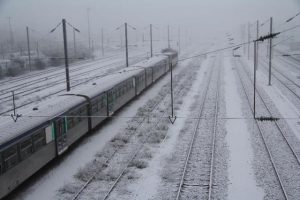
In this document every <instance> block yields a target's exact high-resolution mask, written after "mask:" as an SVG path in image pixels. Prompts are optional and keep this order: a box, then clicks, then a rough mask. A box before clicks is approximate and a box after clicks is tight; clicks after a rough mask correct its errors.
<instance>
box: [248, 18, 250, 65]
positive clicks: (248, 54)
mask: <svg viewBox="0 0 300 200" xmlns="http://www.w3.org/2000/svg"><path fill="white" fill-rule="evenodd" d="M249 59H250V23H249V22H248V60H249Z"/></svg>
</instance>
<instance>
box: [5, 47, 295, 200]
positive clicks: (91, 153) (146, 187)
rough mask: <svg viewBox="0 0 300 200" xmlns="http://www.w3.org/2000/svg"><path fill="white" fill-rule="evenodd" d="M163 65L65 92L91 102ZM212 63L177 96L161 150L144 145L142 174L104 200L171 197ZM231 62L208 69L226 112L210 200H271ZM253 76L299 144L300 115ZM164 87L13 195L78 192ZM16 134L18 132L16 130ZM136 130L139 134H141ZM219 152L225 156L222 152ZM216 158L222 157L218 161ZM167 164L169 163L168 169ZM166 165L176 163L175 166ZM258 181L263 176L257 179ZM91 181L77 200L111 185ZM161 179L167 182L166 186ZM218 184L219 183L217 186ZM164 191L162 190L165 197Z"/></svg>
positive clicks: (262, 77) (133, 171) (131, 172)
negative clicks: (217, 75)
mask: <svg viewBox="0 0 300 200" xmlns="http://www.w3.org/2000/svg"><path fill="white" fill-rule="evenodd" d="M214 48H215V47H214ZM192 51H193V53H195V50H194V49H193V50H192ZM192 51H191V49H190V52H189V53H187V54H186V57H188V55H190V54H191V52H192ZM230 53H231V52H230ZM184 57H185V56H183V58H184ZM166 58H167V57H166V56H161V55H156V56H154V57H153V58H152V59H147V60H145V61H142V62H140V63H137V64H135V65H134V66H132V67H129V68H126V69H125V70H120V71H117V72H116V73H113V74H111V75H108V76H106V77H102V78H101V80H94V81H93V82H90V83H87V84H85V85H82V86H79V87H77V88H76V89H74V90H72V92H70V93H81V94H86V95H88V96H90V97H93V96H94V95H96V94H97V93H98V92H99V91H100V90H101V91H105V90H107V89H109V88H110V87H111V85H114V84H117V83H118V82H120V81H121V80H125V79H127V78H128V77H130V76H132V75H134V74H137V73H140V72H141V71H142V68H145V67H148V66H149V65H150V64H153V63H158V62H160V61H162V60H164V59H166ZM216 59H217V57H216V56H211V57H209V58H208V59H206V60H205V61H204V62H203V63H202V67H201V68H200V70H199V71H198V72H197V75H196V79H195V80H193V84H192V85H191V87H189V88H188V93H186V95H185V96H184V97H182V99H181V101H182V103H181V104H180V105H175V107H176V109H175V115H177V117H178V118H177V119H176V122H175V124H173V125H172V124H171V123H169V124H166V127H167V128H166V129H167V131H166V134H167V135H166V137H165V140H163V142H161V143H159V142H158V143H155V144H149V143H147V144H146V145H145V146H146V147H145V149H147V150H149V151H150V152H151V155H150V156H149V158H147V159H144V160H142V159H141V158H139V157H138V159H140V160H138V159H137V161H141V162H143V164H144V167H145V168H144V167H143V169H138V168H136V166H134V167H130V169H128V172H127V173H128V174H126V175H124V178H123V180H122V179H121V180H120V184H118V186H117V187H116V188H115V190H114V191H113V193H112V195H111V196H110V198H111V199H121V198H122V199H161V198H162V197H163V198H167V197H171V196H172V195H173V193H174V191H176V189H177V187H178V184H177V183H178V179H179V178H180V175H181V172H182V171H181V170H182V168H181V167H182V166H181V164H182V160H180V159H182V158H183V157H184V156H185V151H186V150H187V149H184V148H185V147H186V146H187V144H188V143H189V141H190V139H189V134H190V132H192V129H193V123H192V121H193V120H192V119H189V116H191V114H196V112H197V110H196V109H195V108H197V103H198V104H199V101H200V99H201V95H199V94H200V93H201V91H202V90H201V89H203V88H202V87H203V86H204V85H205V84H204V82H205V81H206V78H207V74H208V72H207V71H208V70H207V69H210V67H212V65H211V64H212V63H214V62H212V61H215V60H216ZM231 59H232V57H231V56H229V55H227V54H225V55H223V58H222V59H221V62H220V63H218V62H215V63H217V64H218V65H219V66H220V68H221V69H223V71H224V73H223V74H222V78H223V83H224V84H223V85H222V86H221V88H222V89H224V91H223V90H222V92H221V93H222V94H224V95H223V96H224V97H225V98H224V99H222V100H220V101H222V103H224V105H225V107H226V109H224V108H221V109H220V110H221V111H220V113H219V114H220V116H219V117H220V120H218V121H219V122H218V123H219V124H218V134H217V137H218V138H217V140H218V142H217V143H216V145H217V149H218V150H217V151H216V157H215V168H216V169H215V170H216V172H215V173H214V175H215V177H214V179H215V180H214V184H216V185H218V184H220V183H221V185H222V186H220V187H214V190H213V191H214V192H216V193H218V194H215V195H216V197H223V198H225V197H226V195H227V199H230V200H235V199H237V200H240V199H245V200H247V199H249V200H250V199H251V200H252V199H264V198H266V199H268V198H270V197H269V196H268V195H269V194H270V193H269V192H270V191H271V192H272V190H268V187H272V188H273V189H274V190H276V187H278V184H277V182H276V177H275V176H274V175H273V171H272V168H271V165H270V163H269V160H268V157H266V156H265V155H264V154H266V151H265V149H264V147H263V146H260V145H259V144H258V142H257V141H258V140H259V141H261V139H260V137H258V136H257V132H255V131H256V130H255V129H254V128H253V127H252V128H253V129H251V127H250V126H249V121H250V120H248V117H249V116H245V115H247V114H248V113H250V111H249V110H247V112H245V109H246V108H245V105H246V104H245V102H246V99H244V98H245V97H244V96H243V95H241V93H240V89H241V88H240V86H239V84H240V82H239V80H237V79H238V77H237V76H236V71H235V70H237V69H236V68H237V67H238V65H236V66H233V64H232V60H231ZM241 59H242V60H243V62H247V61H244V60H245V59H243V58H241ZM278 62H279V60H277V59H274V63H276V64H277V63H278ZM247 64H248V67H249V69H250V70H251V69H252V66H253V63H252V62H251V61H249V62H248V63H247ZM189 65H190V66H192V65H195V63H189V61H188V60H187V61H185V62H184V63H181V64H180V65H179V67H180V66H181V69H180V70H179V69H178V68H176V69H175V70H174V76H176V75H178V74H179V71H181V72H183V73H181V72H180V73H181V74H184V73H186V72H185V71H184V70H186V68H184V67H189ZM278 65H279V64H278ZM189 69H190V68H189ZM195 74H196V73H195ZM257 75H258V85H259V86H260V89H263V90H264V91H265V92H266V94H267V95H268V96H269V97H270V99H271V101H272V102H271V103H273V104H274V105H275V106H276V108H277V109H278V110H279V112H280V114H281V115H282V117H284V118H287V119H286V120H285V121H286V123H287V124H288V125H289V127H290V128H291V130H292V131H293V133H294V134H295V135H296V137H297V138H298V140H300V126H299V124H300V121H299V117H300V111H299V110H298V109H297V107H296V106H295V104H294V102H292V101H290V99H289V98H288V97H287V96H285V94H284V93H283V92H282V91H281V90H280V88H279V87H278V86H277V85H275V84H274V85H272V86H267V85H266V82H267V81H266V80H267V76H266V74H264V71H263V70H262V69H260V68H259V70H258V74H257ZM214 81H215V80H214ZM190 82H192V81H190ZM92 83H95V84H96V85H92ZM168 83H169V77H164V78H162V79H161V80H160V81H158V82H156V84H155V85H153V86H152V87H150V88H149V89H148V90H147V91H146V92H144V93H142V95H141V96H140V97H138V98H137V99H135V100H134V101H133V102H132V103H130V104H129V105H128V106H126V108H124V109H122V110H121V112H118V113H117V116H115V118H113V119H112V120H111V121H108V122H107V123H105V124H104V125H103V126H102V127H101V129H99V130H97V131H96V132H95V133H94V134H92V135H90V136H87V137H85V138H84V139H83V140H82V141H80V142H79V145H78V146H77V147H76V148H74V149H73V150H71V151H69V152H68V153H67V154H66V155H65V156H64V157H63V158H62V159H59V160H57V161H56V162H55V165H54V166H53V167H52V168H51V169H47V170H45V173H44V174H43V175H42V176H40V177H38V178H37V180H36V181H34V183H33V184H32V185H30V186H28V187H27V188H26V189H25V190H24V191H23V192H21V194H19V195H18V196H20V197H21V198H22V199H30V200H35V199H40V198H41V196H43V199H46V200H47V199H57V198H58V197H59V198H65V197H68V195H72V191H73V190H72V189H74V188H75V189H76V187H77V186H79V185H81V184H82V182H80V181H82V180H79V179H78V177H76V175H77V174H78V173H79V172H81V170H84V169H85V168H87V165H89V164H93V161H95V160H97V159H99V160H100V156H98V155H99V152H102V153H103V152H105V150H107V149H106V148H107V147H108V146H109V145H108V144H110V143H111V141H112V139H113V138H115V137H122V134H123V133H124V132H125V131H126V129H127V128H128V127H129V125H130V121H129V120H128V119H129V118H130V116H135V115H136V113H138V111H139V109H141V108H144V106H145V104H147V103H146V102H148V101H149V100H150V99H151V100H152V99H153V97H157V96H158V95H159V93H160V91H161V89H162V88H163V86H165V85H166V84H168ZM99 86H100V87H101V88H102V89H97V90H94V89H93V88H98V87H99ZM177 87H178V86H177ZM185 89H186V88H185ZM213 93H214V91H213V90H212V91H211V94H213ZM167 95H169V94H167ZM211 97H212V96H211ZM61 98H62V99H63V101H65V102H67V101H69V100H70V99H71V98H72V97H61ZM167 98H168V96H167ZM79 101H81V100H75V102H77V103H78V102H79ZM223 101H224V102H223ZM60 102H61V101H60V100H53V99H51V98H50V99H49V100H46V101H45V102H44V103H41V104H39V108H41V110H43V109H44V107H45V109H46V108H47V107H48V106H50V105H52V106H53V105H55V106H56V105H57V104H59V103H60ZM210 103H211V102H210ZM222 103H220V105H221V106H223V104H222ZM175 104H176V103H175ZM57 106H59V105H57ZM63 106H66V105H63ZM68 106H71V104H68ZM223 107H224V106H223ZM191 108H193V109H191ZM247 108H248V107H247ZM166 109H169V102H168V101H166V102H165V103H164V105H162V106H161V108H160V111H166ZM145 110H146V109H145ZM222 110H224V113H225V110H226V116H225V117H226V118H227V119H222V117H223V115H222V114H223V113H222V112H223V111H222ZM21 111H22V110H21ZM22 112H24V113H26V114H32V113H35V112H32V111H30V108H29V109H27V110H26V109H24V110H23V111H22ZM51 112H54V113H56V114H57V111H56V110H55V109H52V110H51ZM158 112H159V111H158ZM206 114H208V113H206ZM35 115H38V112H36V113H35ZM156 115H157V113H156V114H154V116H153V117H154V118H155V116H156ZM193 116H194V115H193ZM152 120H153V119H151V120H150V121H151V122H152ZM187 122H189V123H187ZM223 122H224V124H223ZM3 123H4V122H3ZM224 125H225V126H224ZM149 127H150V128H151V127H152V128H153V126H151V123H148V125H147V126H146V125H145V127H144V129H145V130H144V132H145V131H147V130H149V129H147V128H149ZM203 127H204V126H202V127H201V128H203ZM16 128H17V126H16ZM20 128H24V127H21V126H20ZM264 128H265V127H264ZM0 129H1V127H0ZM140 131H141V134H142V132H143V130H140ZM225 131H226V132H225ZM207 132H209V130H207ZM144 134H145V133H144ZM202 134H203V132H202ZM222 137H225V140H223V139H222ZM274 137H275V136H274ZM272 139H273V138H271V139H270V138H269V141H271V140H272ZM133 140H134V142H136V143H134V142H133V143H131V142H130V141H129V142H128V143H127V146H126V149H125V148H124V149H121V150H120V151H121V152H119V153H117V156H116V155H115V157H114V158H113V159H114V161H113V162H112V163H109V164H108V166H109V169H110V170H111V171H114V170H115V171H114V173H115V174H118V171H117V170H118V168H122V165H121V164H120V163H122V164H124V163H125V164H126V156H128V155H127V154H130V152H131V151H134V147H133V144H139V143H137V142H138V140H139V138H138V137H137V136H136V137H135V138H133ZM182 141H183V142H182ZM201 142H203V144H206V143H207V144H209V141H201ZM256 142H257V143H256ZM130 145H132V146H130ZM198 146H199V149H198V150H199V151H200V150H201V149H200V148H202V146H201V144H200V145H199V144H198ZM178 149H180V153H182V155H179V156H178V157H176V156H174V153H178V152H179V150H178ZM227 149H228V150H229V157H228V158H227V157H226V154H227V152H225V151H227ZM202 150H203V149H202ZM204 151H205V150H204ZM222 151H224V152H225V153H224V152H222ZM198 153H199V155H198ZM201 153H203V152H196V153H195V155H197V156H199V157H201V156H200V154H201ZM122 156H123V157H122ZM180 156H181V157H180ZM220 156H221V157H222V158H220ZM129 157H130V155H129ZM101 158H102V157H101ZM195 158H196V157H195ZM197 158H198V157H197ZM176 159H178V160H176ZM224 160H225V161H224ZM168 162H172V163H171V164H170V165H168V164H169V163H168ZM173 162H176V163H175V164H174V163H173ZM191 162H193V161H191ZM257 162H258V163H257ZM99 163H100V161H99ZM114 164H118V165H114ZM222 164H223V165H226V166H224V167H220V165H222ZM227 164H228V166H227ZM262 166H263V167H264V168H263V169H262V168H260V167H262ZM282 166H285V165H282ZM168 167H171V168H172V169H169V168H168ZM174 168H175V169H174ZM109 169H107V171H105V170H103V171H104V172H103V174H102V171H101V175H99V176H105V175H107V174H108V175H111V174H109ZM195 169H196V168H195ZM167 170H169V171H170V172H171V173H169V174H166V173H165V172H166V171H167ZM224 170H225V171H224ZM226 170H227V171H226ZM257 170H259V171H257ZM173 172H174V173H173ZM201 172H202V173H203V172H205V171H200V173H201ZM197 173H198V171H197ZM115 174H114V175H115ZM262 174H263V175H265V176H266V177H263V176H262ZM88 175H89V174H88ZM202 175H203V176H202V177H206V174H202ZM129 176H132V177H133V178H132V179H129V178H128V177H129ZM169 176H170V177H169ZM171 176H172V177H171ZM195 176H196V175H195ZM258 176H260V177H258ZM269 176H271V177H269ZM112 177H113V176H112ZM200 177H201V176H200ZM188 178H190V177H188ZM96 179H97V180H96V181H94V182H93V183H92V184H91V188H90V189H88V190H87V191H86V193H87V194H83V195H82V196H83V198H84V199H89V198H91V197H97V195H99V193H98V192H99V191H100V194H102V193H104V192H105V190H106V188H105V186H103V185H104V184H106V187H109V186H110V184H111V183H112V182H113V180H108V181H107V180H100V179H101V178H99V177H98V178H96ZM164 179H168V180H167V181H166V180H164ZM218 179H222V180H221V181H220V180H218ZM201 181H202V180H201ZM204 181H205V180H204ZM73 183H74V188H71V189H70V191H71V192H69V193H68V194H66V196H63V195H64V194H61V193H60V192H59V191H60V190H61V189H62V188H64V189H65V187H66V186H71V187H72V184H73ZM77 183H78V184H77ZM201 183H202V182H201ZM224 183H225V184H224ZM226 183H228V185H226ZM76 184H77V185H76ZM264 184H265V185H264ZM266 185H267V186H266ZM273 186H274V187H273ZM99 188H100V189H99ZM165 188H167V190H166V189H165ZM266 188H267V189H266ZM75 189H74V190H75ZM225 190H228V191H225ZM162 191H164V192H167V193H166V194H165V196H164V194H162V193H161V192H162ZM67 192H68V191H67ZM101 192H102V193H101ZM273 193H274V192H273ZM273 193H272V194H273ZM60 195H62V196H60ZM273 195H275V196H276V195H278V194H276V193H275V194H273ZM271 198H272V197H271Z"/></svg>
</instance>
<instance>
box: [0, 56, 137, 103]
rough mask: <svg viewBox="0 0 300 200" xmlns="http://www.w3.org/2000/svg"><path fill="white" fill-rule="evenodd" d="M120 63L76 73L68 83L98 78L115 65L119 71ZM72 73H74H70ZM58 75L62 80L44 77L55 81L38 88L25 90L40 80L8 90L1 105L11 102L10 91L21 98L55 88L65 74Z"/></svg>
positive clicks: (62, 81) (0, 98)
mask: <svg viewBox="0 0 300 200" xmlns="http://www.w3.org/2000/svg"><path fill="white" fill-rule="evenodd" d="M138 61H140V59H137V60H134V62H138ZM122 63H123V62H122V61H118V62H114V63H111V64H107V65H104V66H101V67H97V68H93V69H90V70H86V69H85V70H84V71H83V72H80V73H76V74H71V79H70V81H71V82H72V81H73V82H74V81H76V78H80V77H81V76H83V75H86V74H90V73H93V77H95V76H99V75H100V74H103V71H102V70H104V69H109V68H111V67H113V66H117V65H118V66H117V67H116V68H117V69H120V68H122V67H124V66H123V65H122ZM93 65H95V63H93V64H90V66H93ZM81 70H82V69H79V70H76V72H77V71H81ZM97 71H100V72H99V73H96V74H94V72H97ZM72 72H73V73H74V71H72ZM59 75H61V76H62V78H60V79H57V75H53V76H52V75H51V77H46V79H44V78H42V79H43V80H46V81H49V80H50V79H55V80H53V81H52V82H46V83H45V84H41V85H39V86H34V87H29V88H27V87H28V86H32V85H35V84H37V83H39V82H40V81H41V80H40V79H39V80H38V81H34V82H32V83H30V84H25V85H22V84H21V86H20V87H19V88H18V89H16V90H14V89H12V90H9V92H6V93H4V94H0V101H1V102H2V103H5V102H8V101H11V100H12V99H11V91H15V95H20V96H21V97H25V96H27V95H31V94H33V93H35V92H37V91H41V90H43V89H49V88H51V87H55V86H57V85H59V84H62V83H65V78H64V75H65V74H64V73H63V74H61V73H60V74H59ZM91 80H92V79H91ZM20 89H23V90H20ZM1 96H4V97H1ZM20 96H19V97H20Z"/></svg>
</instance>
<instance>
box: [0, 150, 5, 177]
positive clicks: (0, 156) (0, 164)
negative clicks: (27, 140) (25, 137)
mask: <svg viewBox="0 0 300 200" xmlns="http://www.w3.org/2000/svg"><path fill="white" fill-rule="evenodd" d="M3 171H4V170H3V164H2V154H1V152H0V174H2V173H3Z"/></svg>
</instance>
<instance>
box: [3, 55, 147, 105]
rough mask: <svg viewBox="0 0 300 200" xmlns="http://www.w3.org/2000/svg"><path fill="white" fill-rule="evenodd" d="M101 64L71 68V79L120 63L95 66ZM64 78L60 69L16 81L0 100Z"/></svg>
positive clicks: (4, 91)
mask: <svg viewBox="0 0 300 200" xmlns="http://www.w3.org/2000/svg"><path fill="white" fill-rule="evenodd" d="M144 55H145V54H141V55H138V56H136V57H134V58H138V57H140V56H144ZM132 59H133V58H132ZM133 61H134V60H133ZM102 62H103V60H101V59H100V60H99V61H96V62H95V61H94V62H92V63H87V64H85V65H80V66H78V67H76V68H75V67H72V68H71V69H70V74H71V75H72V76H71V77H74V76H80V75H84V74H88V73H89V72H93V70H100V69H102V68H103V67H105V66H109V65H113V64H120V63H122V61H120V60H119V61H117V62H113V63H110V64H106V65H105V66H103V67H97V64H98V63H102ZM89 68H90V69H89ZM45 73H47V72H45ZM45 73H44V74H45ZM64 76H65V71H64V69H61V70H59V72H57V71H56V72H55V73H50V74H46V75H44V76H41V77H37V78H34V79H33V80H28V81H26V82H23V81H21V82H20V81H16V83H17V84H15V85H12V86H9V87H6V88H5V89H2V90H1V91H0V97H1V96H4V97H2V98H1V99H3V98H5V96H6V94H8V93H10V92H11V91H21V92H22V90H23V89H25V90H26V89H28V88H30V86H33V85H36V84H39V83H41V82H46V84H53V83H56V81H57V78H59V77H61V79H59V80H58V81H60V80H63V79H64ZM34 77H36V76H34ZM1 99H0V100H1Z"/></svg>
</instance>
